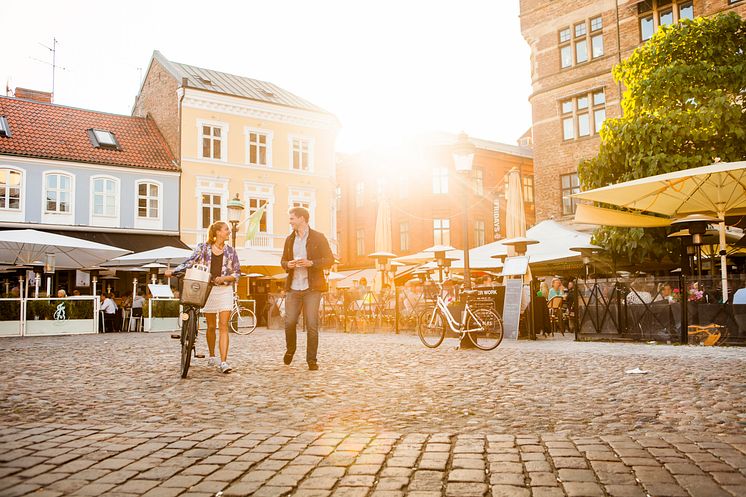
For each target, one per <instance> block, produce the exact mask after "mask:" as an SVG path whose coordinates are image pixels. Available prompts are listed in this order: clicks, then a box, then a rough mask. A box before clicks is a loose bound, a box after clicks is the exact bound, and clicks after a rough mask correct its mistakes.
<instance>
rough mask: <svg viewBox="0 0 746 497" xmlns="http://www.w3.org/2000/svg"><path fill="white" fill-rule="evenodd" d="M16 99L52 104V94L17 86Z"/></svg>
mask: <svg viewBox="0 0 746 497" xmlns="http://www.w3.org/2000/svg"><path fill="white" fill-rule="evenodd" d="M15 97H16V98H23V99H24V100H35V101H37V102H44V103H47V104H51V103H52V94H51V93H50V92H48V91H39V90H29V89H28V88H19V87H17V86H16V92H15Z"/></svg>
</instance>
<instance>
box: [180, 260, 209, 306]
mask: <svg viewBox="0 0 746 497" xmlns="http://www.w3.org/2000/svg"><path fill="white" fill-rule="evenodd" d="M209 295H210V270H209V269H208V268H207V266H203V265H201V264H195V265H194V266H192V267H191V268H189V269H187V270H186V274H185V275H184V285H183V287H182V290H181V303H182V304H185V305H193V306H197V307H204V306H205V304H206V303H207V297H208V296H209Z"/></svg>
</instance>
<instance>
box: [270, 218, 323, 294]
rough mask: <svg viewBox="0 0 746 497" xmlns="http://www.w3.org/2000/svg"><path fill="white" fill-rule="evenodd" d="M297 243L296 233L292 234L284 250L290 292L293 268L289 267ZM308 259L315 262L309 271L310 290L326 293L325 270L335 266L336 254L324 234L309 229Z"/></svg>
mask: <svg viewBox="0 0 746 497" xmlns="http://www.w3.org/2000/svg"><path fill="white" fill-rule="evenodd" d="M294 243H295V231H293V232H292V233H290V235H288V237H287V238H286V239H285V248H284V249H283V250H282V261H281V264H282V268H283V269H284V270H285V271H286V272H287V273H288V277H287V279H286V280H285V290H286V291H289V290H290V285H291V284H292V283H293V271H294V270H293V268H289V267H288V262H289V261H292V260H293V259H294V257H293V244H294ZM306 254H307V257H306V258H307V259H308V260H310V261H312V262H313V266H311V267H309V268H306V269H308V289H309V290H316V291H319V292H325V291H326V290H327V286H326V278H325V277H324V269H330V268H331V267H332V264H334V254H332V249H331V247H329V242H328V241H327V239H326V237H325V236H324V234H323V233H321V232H319V231H316V230H312V229H311V228H308V238H307V239H306Z"/></svg>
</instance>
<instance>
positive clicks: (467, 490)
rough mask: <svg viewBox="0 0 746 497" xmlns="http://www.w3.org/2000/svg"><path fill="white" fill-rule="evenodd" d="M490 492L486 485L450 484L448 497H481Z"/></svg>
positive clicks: (447, 492) (447, 490) (448, 485)
mask: <svg viewBox="0 0 746 497" xmlns="http://www.w3.org/2000/svg"><path fill="white" fill-rule="evenodd" d="M488 490H489V486H488V485H487V484H486V483H456V482H454V483H448V484H447V485H446V497H481V496H482V495H484V494H485V493H486V492H487V491H488Z"/></svg>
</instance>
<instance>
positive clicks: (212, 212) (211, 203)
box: [202, 193, 223, 229]
mask: <svg viewBox="0 0 746 497" xmlns="http://www.w3.org/2000/svg"><path fill="white" fill-rule="evenodd" d="M222 208H223V197H222V195H220V194H218V193H203V194H202V228H204V229H207V228H209V227H210V225H211V224H212V223H214V222H215V221H220V218H221V217H222V216H221V211H222Z"/></svg>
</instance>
